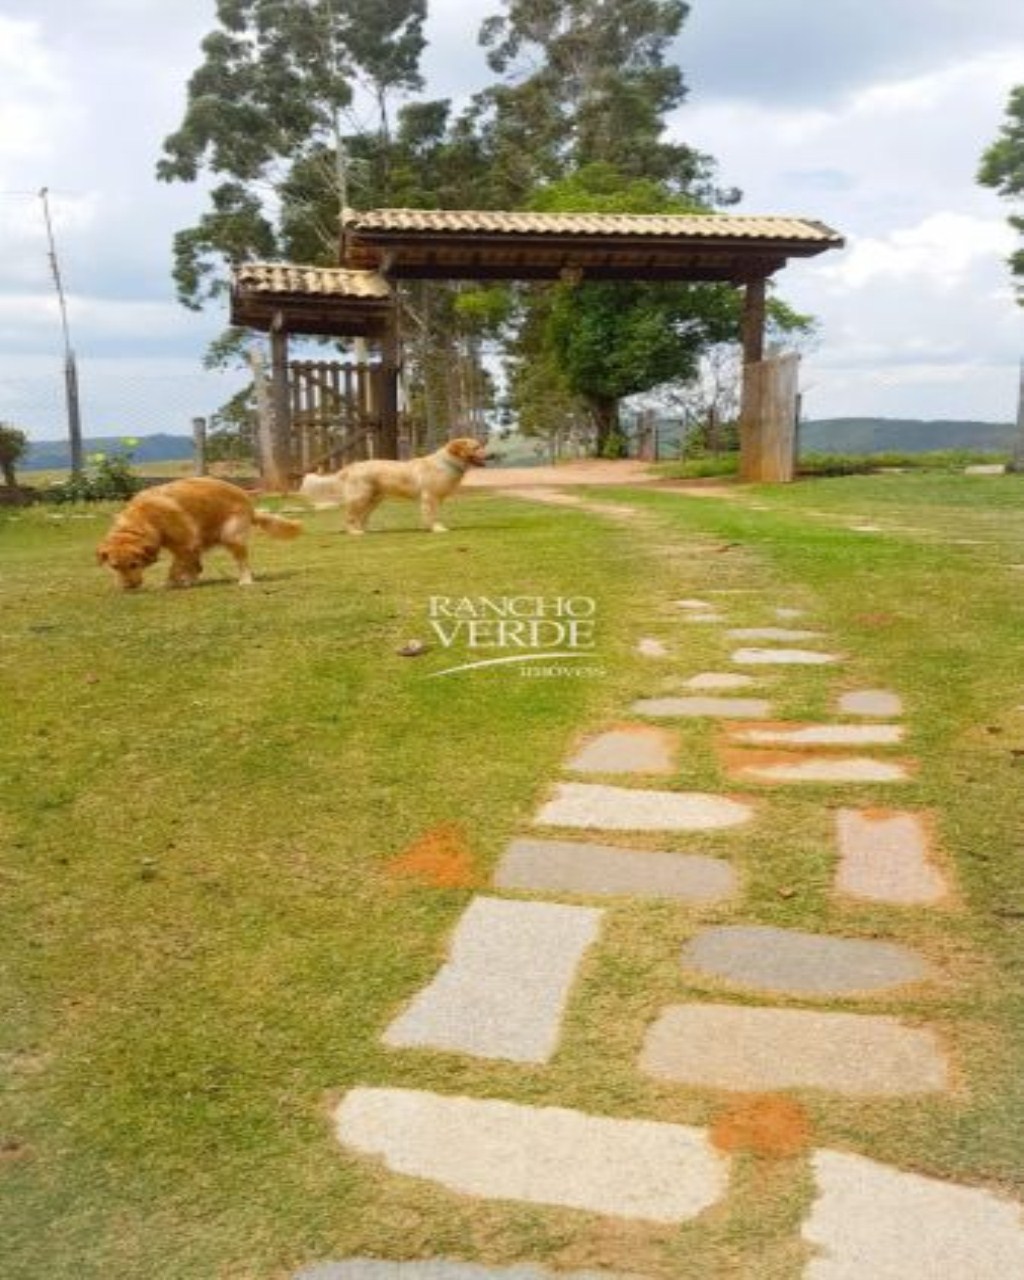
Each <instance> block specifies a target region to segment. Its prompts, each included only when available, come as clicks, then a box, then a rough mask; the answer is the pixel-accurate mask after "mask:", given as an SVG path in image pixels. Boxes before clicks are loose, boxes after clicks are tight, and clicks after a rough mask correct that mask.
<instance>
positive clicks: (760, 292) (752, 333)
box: [740, 276, 768, 364]
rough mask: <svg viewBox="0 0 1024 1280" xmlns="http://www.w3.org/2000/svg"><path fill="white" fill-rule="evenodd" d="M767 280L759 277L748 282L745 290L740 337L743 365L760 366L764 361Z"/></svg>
mask: <svg viewBox="0 0 1024 1280" xmlns="http://www.w3.org/2000/svg"><path fill="white" fill-rule="evenodd" d="M767 283H768V282H767V280H766V279H765V277H764V276H759V277H757V278H756V279H754V280H748V281H747V283H746V287H745V288H744V290H743V316H742V319H741V320H740V335H741V338H742V341H743V363H744V364H758V363H759V362H760V361H761V360H763V359H764V318H765V298H766V295H767Z"/></svg>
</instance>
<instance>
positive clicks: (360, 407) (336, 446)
mask: <svg viewBox="0 0 1024 1280" xmlns="http://www.w3.org/2000/svg"><path fill="white" fill-rule="evenodd" d="M382 382H383V371H382V368H381V365H380V364H379V363H377V364H355V363H342V362H341V361H338V360H292V361H290V362H289V364H288V393H289V406H288V418H289V426H290V435H291V442H292V460H293V463H294V464H295V466H296V468H297V469H298V470H299V471H300V472H303V473H304V472H307V471H323V470H328V471H336V470H337V469H338V468H339V467H343V466H345V465H346V464H347V463H349V462H355V461H356V460H357V459H359V458H373V457H376V456H377V453H378V450H379V447H380V432H381V419H380V408H379V406H380V404H381V402H382V399H383V386H382Z"/></svg>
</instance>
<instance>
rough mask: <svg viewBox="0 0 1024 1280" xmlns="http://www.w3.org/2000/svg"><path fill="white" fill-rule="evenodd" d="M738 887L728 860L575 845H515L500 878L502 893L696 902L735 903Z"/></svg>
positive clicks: (502, 863)
mask: <svg viewBox="0 0 1024 1280" xmlns="http://www.w3.org/2000/svg"><path fill="white" fill-rule="evenodd" d="M738 882H739V878H738V876H737V875H736V872H735V871H734V869H733V867H732V865H731V863H729V862H726V860H725V859H724V858H708V857H703V856H702V855H700V854H693V853H650V852H647V851H646V850H644V851H641V850H638V849H621V848H618V847H617V846H615V845H606V844H582V843H578V842H576V841H570V840H513V841H512V843H511V844H510V845H509V847H508V848H507V849H506V850H505V853H504V855H503V857H502V859H501V861H500V862H499V863H498V869H497V871H496V872H495V875H494V883H495V885H497V887H498V888H499V889H513V890H515V889H519V890H525V891H526V892H528V893H572V894H579V895H581V896H587V895H591V896H594V897H600V898H603V897H617V896H623V895H625V896H628V897H633V898H654V899H658V898H669V899H676V900H677V901H679V902H694V903H709V902H722V901H724V900H725V899H727V898H731V897H733V896H734V894H735V893H736V890H737V886H738Z"/></svg>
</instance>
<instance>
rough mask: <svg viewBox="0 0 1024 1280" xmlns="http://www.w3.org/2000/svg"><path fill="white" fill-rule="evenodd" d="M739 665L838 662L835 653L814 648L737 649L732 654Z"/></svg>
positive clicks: (799, 664) (792, 664) (802, 664)
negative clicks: (820, 651) (818, 650)
mask: <svg viewBox="0 0 1024 1280" xmlns="http://www.w3.org/2000/svg"><path fill="white" fill-rule="evenodd" d="M732 660H733V662H735V663H737V664H738V665H739V666H747V667H755V666H762V667H765V666H804V667H811V666H820V665H824V664H825V663H828V662H838V661H839V660H840V659H839V654H837V653H819V652H817V651H816V650H814V649H737V650H736V652H735V653H734V654H733V655H732Z"/></svg>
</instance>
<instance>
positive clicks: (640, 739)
mask: <svg viewBox="0 0 1024 1280" xmlns="http://www.w3.org/2000/svg"><path fill="white" fill-rule="evenodd" d="M678 751H679V739H678V737H677V735H676V734H674V733H671V732H669V730H667V729H657V728H655V727H654V726H652V725H644V724H631V725H622V726H621V727H620V728H618V729H609V730H608V731H607V732H606V733H600V734H598V735H597V736H596V737H594V738H591V739H590V741H589V742H585V743H584V744H583V746H582V747H581V748H580V750H579V751H577V753H576V754H575V755H574V756H573V757H572V759H571V760H570V761H569V763H568V764H567V765H566V766H565V767H566V768H567V769H572V770H574V771H575V772H576V773H675V771H676V765H675V759H676V756H677V754H678Z"/></svg>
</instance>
